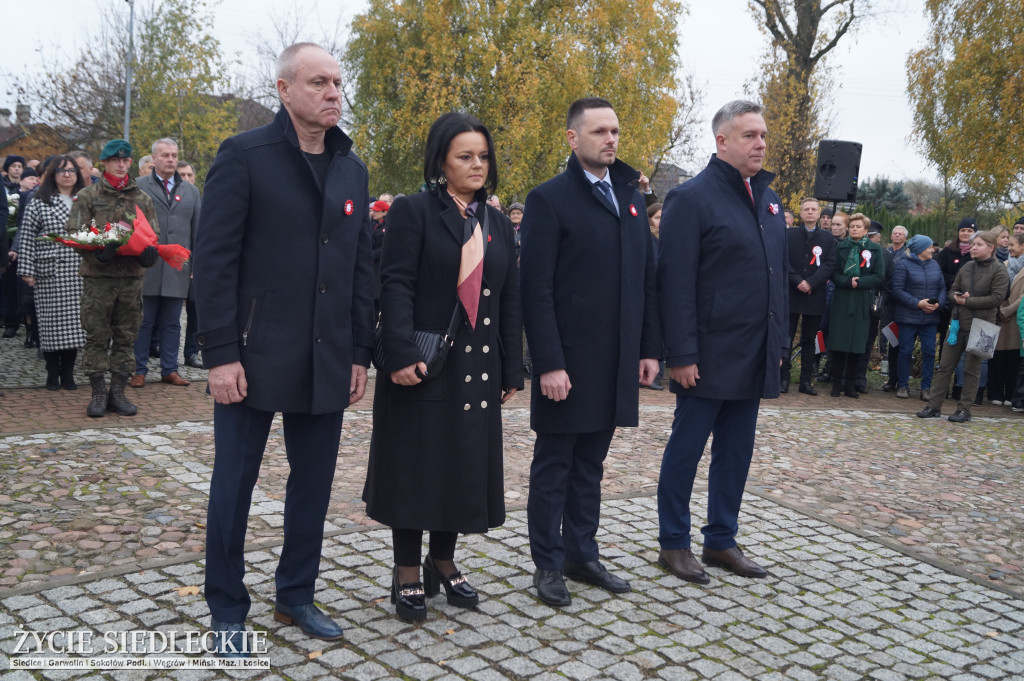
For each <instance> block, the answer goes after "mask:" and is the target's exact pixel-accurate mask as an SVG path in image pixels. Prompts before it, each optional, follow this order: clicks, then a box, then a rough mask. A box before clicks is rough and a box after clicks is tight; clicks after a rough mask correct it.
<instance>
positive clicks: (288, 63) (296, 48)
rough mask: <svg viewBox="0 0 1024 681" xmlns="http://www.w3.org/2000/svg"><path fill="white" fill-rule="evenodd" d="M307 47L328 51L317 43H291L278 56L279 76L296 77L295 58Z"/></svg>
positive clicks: (283, 78)
mask: <svg viewBox="0 0 1024 681" xmlns="http://www.w3.org/2000/svg"><path fill="white" fill-rule="evenodd" d="M307 47H312V48H315V49H318V50H321V51H323V52H326V51H327V50H324V48H322V47H320V46H319V45H317V44H316V43H295V44H293V45H289V46H288V47H286V48H284V49H283V50H282V51H281V54H280V55H278V57H277V78H279V79H281V80H287V81H291V80H294V79H295V58H296V57H297V56H298V54H299V52H301V51H302V50H304V49H306V48H307Z"/></svg>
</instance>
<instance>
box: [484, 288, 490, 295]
mask: <svg viewBox="0 0 1024 681" xmlns="http://www.w3.org/2000/svg"><path fill="white" fill-rule="evenodd" d="M484 295H485V296H489V295H491V289H489V288H485V289H484Z"/></svg>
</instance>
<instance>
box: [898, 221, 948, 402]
mask: <svg viewBox="0 0 1024 681" xmlns="http://www.w3.org/2000/svg"><path fill="white" fill-rule="evenodd" d="M933 243H934V242H933V241H932V240H931V238H930V237H927V236H925V235H924V234H915V235H914V236H912V237H910V239H908V240H907V246H906V251H905V254H904V256H903V257H902V258H899V259H898V260H896V266H895V268H894V270H893V275H892V293H893V298H894V299H895V300H896V315H895V319H896V325H897V326H898V327H899V340H900V344H899V353H900V354H899V362H898V363H897V368H896V397H899V398H900V399H904V400H905V399H907V397H909V396H910V386H909V380H910V362H911V358H912V357H913V354H914V340H915V339H917V340H918V341H919V342H920V343H921V399H922V400H924V401H928V398H929V397H930V391H931V387H932V376H933V374H934V373H935V337H936V335H937V333H938V328H939V310H941V309H942V307H943V306H944V305H945V304H946V284H945V280H944V279H943V277H942V268H941V267H939V263H937V262H935V260H934V258H933V255H932V254H933V251H932V244H933Z"/></svg>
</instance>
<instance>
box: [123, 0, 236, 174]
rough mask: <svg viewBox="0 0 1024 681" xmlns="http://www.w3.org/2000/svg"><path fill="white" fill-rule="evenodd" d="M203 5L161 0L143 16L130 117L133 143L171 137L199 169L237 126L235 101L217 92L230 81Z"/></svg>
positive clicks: (205, 166)
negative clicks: (209, 31)
mask: <svg viewBox="0 0 1024 681" xmlns="http://www.w3.org/2000/svg"><path fill="white" fill-rule="evenodd" d="M204 7H205V3H204V2H202V0H162V1H161V2H159V3H158V4H156V5H155V6H154V11H153V12H152V13H151V14H150V15H149V16H148V17H147V18H146V20H144V21H143V22H142V26H141V30H140V31H139V35H138V38H137V40H136V44H137V45H139V47H140V49H138V50H136V58H135V84H134V86H133V94H134V96H133V101H132V121H131V126H132V139H133V140H134V143H135V144H136V146H139V145H144V146H147V147H148V145H150V144H151V143H152V142H153V141H154V140H157V139H159V138H161V137H170V138H172V139H174V140H175V141H176V142H177V143H178V156H179V157H180V158H183V159H187V160H188V161H190V162H192V163H194V164H195V165H196V167H197V170H200V171H205V170H206V169H208V168H209V167H210V164H211V163H213V157H214V156H215V155H216V154H217V148H218V147H219V146H220V143H221V142H222V141H223V140H224V139H225V138H226V137H230V136H231V135H233V134H234V133H235V132H236V119H235V110H234V102H233V101H232V100H231V99H225V98H222V97H219V96H218V95H220V94H221V93H223V92H225V91H227V89H228V88H229V86H230V83H229V81H228V78H227V75H226V74H227V72H228V69H227V64H226V63H225V60H224V59H223V57H222V55H221V51H220V43H219V41H218V40H217V39H216V38H214V37H213V36H212V35H210V34H209V33H208V32H207V27H209V26H212V24H213V20H212V17H210V16H209V14H208V13H207V12H206V11H205V9H204ZM141 155H142V154H140V153H136V156H141Z"/></svg>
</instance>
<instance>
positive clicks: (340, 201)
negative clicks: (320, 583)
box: [194, 43, 373, 655]
mask: <svg viewBox="0 0 1024 681" xmlns="http://www.w3.org/2000/svg"><path fill="white" fill-rule="evenodd" d="M340 86H341V73H340V70H339V68H338V64H337V62H336V61H335V59H334V58H333V57H332V56H331V55H330V54H328V53H327V52H325V51H324V50H323V49H321V48H320V47H318V46H316V45H313V44H311V43H298V44H296V45H292V46H291V47H288V48H286V49H285V50H284V51H283V52H282V53H281V56H280V57H279V58H278V62H277V91H278V94H279V96H280V98H281V103H282V107H281V110H280V111H279V112H278V114H277V117H276V118H275V119H274V121H273V122H272V123H270V124H269V125H266V126H264V127H262V128H257V129H255V130H251V131H249V132H245V133H242V134H240V135H236V136H235V137H231V138H229V139H227V140H225V141H224V143H223V144H221V147H220V150H219V151H218V152H217V158H216V159H215V160H214V163H213V166H212V167H211V168H210V172H209V175H208V176H207V179H206V196H205V200H204V201H203V206H204V210H203V213H202V215H201V217H200V224H199V234H198V237H197V241H196V253H195V270H194V271H195V291H196V308H197V311H198V313H199V328H200V331H199V332H197V334H196V341H197V342H198V344H199V347H200V348H201V349H202V353H203V363H204V365H205V366H206V368H208V369H209V370H210V375H209V388H210V393H211V394H212V395H213V397H214V399H215V400H216V405H215V406H214V437H215V444H216V458H215V462H214V468H213V478H212V480H211V483H210V506H209V511H208V515H207V535H206V544H207V545H206V561H207V563H206V601H207V603H208V605H209V606H210V613H211V615H212V623H211V629H212V630H213V631H214V632H215V641H216V643H217V648H218V651H219V652H220V653H221V654H224V655H232V654H235V652H236V651H238V649H239V647H240V645H239V644H240V643H241V642H244V641H245V639H246V635H245V633H244V631H245V624H244V622H245V618H246V615H247V614H248V611H249V604H250V600H249V594H248V592H247V591H246V588H245V585H244V584H243V582H242V578H243V576H244V573H245V566H244V562H243V558H244V555H243V545H244V542H245V529H246V519H247V518H248V515H249V505H250V501H251V498H252V491H253V486H254V485H255V483H256V479H257V476H258V475H259V470H260V461H261V460H262V458H263V450H264V448H265V446H266V442H267V436H268V434H269V431H270V426H271V422H272V421H273V418H274V414H275V412H283V418H284V441H285V447H286V449H287V452H288V464H289V467H290V468H291V472H290V473H289V476H288V484H287V488H286V496H285V502H284V503H285V508H284V547H283V549H282V551H281V560H280V563H279V564H278V568H277V574H276V580H275V581H276V587H277V596H276V602H275V605H274V619H276V620H278V621H279V622H284V623H285V624H292V623H294V624H296V625H298V626H299V627H300V628H301V629H302V631H303V632H305V633H306V634H308V635H310V636H313V637H316V638H321V639H326V640H331V639H336V638H340V637H341V635H342V632H341V628H340V627H338V626H337V624H335V623H334V622H333V621H332V620H331V619H330V618H328V617H327V615H325V614H324V613H323V612H321V611H320V610H318V609H317V607H316V606H315V605H313V590H314V585H315V582H316V577H317V573H318V570H319V566H320V549H321V545H322V541H323V525H324V518H325V516H326V513H327V505H328V502H329V501H330V495H331V484H332V481H333V479H334V469H335V464H336V462H337V456H338V444H339V441H340V437H341V423H342V415H343V413H344V409H345V407H347V406H349V405H350V404H353V403H355V402H357V401H358V400H359V399H360V398H361V397H362V396H363V391H364V389H365V387H366V371H367V367H368V366H369V364H370V351H371V347H372V344H373V330H372V326H371V324H372V321H371V320H372V315H373V298H372V279H373V269H372V267H373V257H372V254H371V250H370V214H369V194H368V189H367V174H366V166H365V165H363V162H362V161H361V160H359V158H358V157H357V156H356V155H355V154H354V153H353V151H352V141H351V140H350V139H349V138H348V137H347V136H346V135H345V134H344V133H343V132H342V131H341V129H339V128H338V127H337V125H338V121H339V119H340V117H341V96H340V92H339V88H340Z"/></svg>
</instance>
